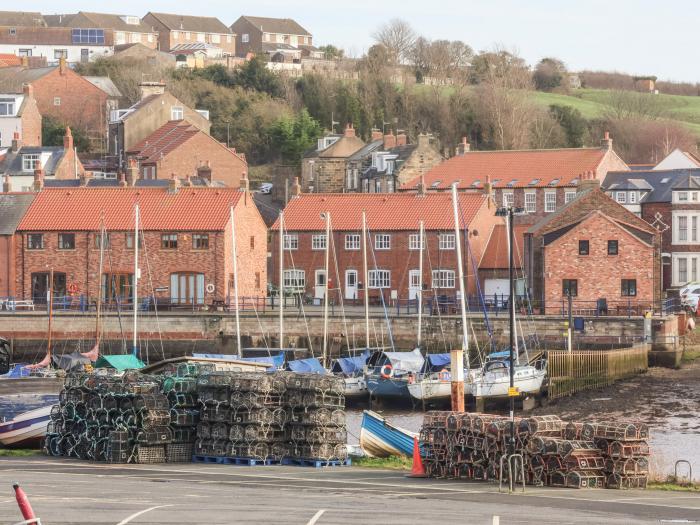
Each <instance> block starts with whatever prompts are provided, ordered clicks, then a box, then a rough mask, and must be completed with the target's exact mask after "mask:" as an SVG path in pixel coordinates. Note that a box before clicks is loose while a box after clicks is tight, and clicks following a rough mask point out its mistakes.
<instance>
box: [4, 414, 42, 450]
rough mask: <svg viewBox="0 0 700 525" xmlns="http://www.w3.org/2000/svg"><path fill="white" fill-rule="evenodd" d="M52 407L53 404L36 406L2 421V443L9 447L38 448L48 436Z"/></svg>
mask: <svg viewBox="0 0 700 525" xmlns="http://www.w3.org/2000/svg"><path fill="white" fill-rule="evenodd" d="M52 407H53V404H50V405H46V406H43V407H40V408H35V409H34V410H29V411H28V412H22V413H21V414H18V415H17V416H15V417H14V418H13V419H11V420H9V421H5V422H3V423H0V444H2V446H4V447H8V448H38V447H39V446H40V445H41V440H42V439H43V438H44V436H46V427H47V426H48V424H49V421H50V420H51V408H52Z"/></svg>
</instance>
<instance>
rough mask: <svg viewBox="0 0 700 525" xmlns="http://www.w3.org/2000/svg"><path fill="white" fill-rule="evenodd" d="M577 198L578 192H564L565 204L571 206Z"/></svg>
mask: <svg viewBox="0 0 700 525" xmlns="http://www.w3.org/2000/svg"><path fill="white" fill-rule="evenodd" d="M575 198H576V192H575V191H566V192H564V204H569V203H570V202H571V201H572V200H574V199H575Z"/></svg>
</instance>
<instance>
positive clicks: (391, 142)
mask: <svg viewBox="0 0 700 525" xmlns="http://www.w3.org/2000/svg"><path fill="white" fill-rule="evenodd" d="M395 147H396V136H395V135H394V134H393V133H389V134H388V135H384V149H391V148H395Z"/></svg>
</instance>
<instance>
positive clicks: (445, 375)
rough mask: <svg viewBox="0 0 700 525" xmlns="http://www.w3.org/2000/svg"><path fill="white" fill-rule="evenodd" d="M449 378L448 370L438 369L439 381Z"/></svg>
mask: <svg viewBox="0 0 700 525" xmlns="http://www.w3.org/2000/svg"><path fill="white" fill-rule="evenodd" d="M450 379H451V377H450V371H449V370H440V380H441V381H449V380H450Z"/></svg>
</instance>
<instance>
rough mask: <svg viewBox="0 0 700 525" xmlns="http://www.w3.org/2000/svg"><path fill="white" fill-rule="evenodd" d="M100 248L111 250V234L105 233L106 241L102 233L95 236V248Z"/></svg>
mask: <svg viewBox="0 0 700 525" xmlns="http://www.w3.org/2000/svg"><path fill="white" fill-rule="evenodd" d="M100 247H102V248H104V249H105V250H106V249H107V248H109V233H105V236H104V240H103V238H102V234H101V233H96V234H95V248H97V249H98V250H99V249H100Z"/></svg>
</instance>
